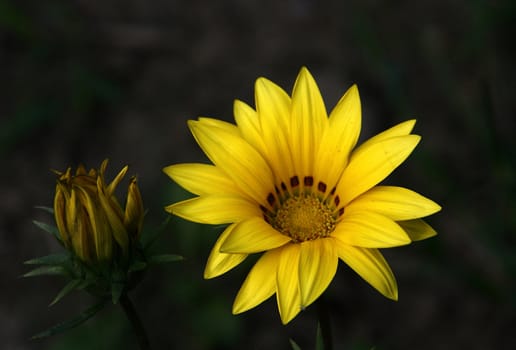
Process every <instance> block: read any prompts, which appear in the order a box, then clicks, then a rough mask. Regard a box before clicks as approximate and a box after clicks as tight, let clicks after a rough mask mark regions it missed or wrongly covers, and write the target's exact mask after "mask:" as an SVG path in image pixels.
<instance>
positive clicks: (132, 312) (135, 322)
mask: <svg viewBox="0 0 516 350" xmlns="http://www.w3.org/2000/svg"><path fill="white" fill-rule="evenodd" d="M120 305H121V306H122V309H124V312H125V315H126V316H127V318H128V319H129V321H130V322H131V325H132V326H133V331H134V333H135V335H136V339H137V340H138V344H139V345H140V349H141V350H151V347H150V343H149V338H148V337H147V333H146V332H145V328H143V324H142V321H141V319H140V317H139V316H138V314H137V313H136V309H135V308H134V305H133V303H132V302H131V299H129V296H128V295H127V293H123V294H122V295H121V296H120Z"/></svg>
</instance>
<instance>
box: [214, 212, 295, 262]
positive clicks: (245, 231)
mask: <svg viewBox="0 0 516 350" xmlns="http://www.w3.org/2000/svg"><path fill="white" fill-rule="evenodd" d="M288 242H290V237H288V236H285V235H282V234H281V233H279V232H278V231H276V230H275V229H273V228H272V227H271V225H269V224H268V223H266V222H265V221H264V220H263V219H262V218H261V216H260V217H258V216H255V217H251V218H248V219H246V220H244V221H242V222H240V223H238V224H237V226H236V227H235V228H234V229H233V231H232V232H231V234H230V235H229V236H228V237H227V238H226V240H225V241H224V243H223V244H222V247H221V248H220V251H221V252H223V253H243V254H251V253H259V252H263V251H265V250H270V249H274V248H277V247H280V246H282V245H285V244H287V243H288Z"/></svg>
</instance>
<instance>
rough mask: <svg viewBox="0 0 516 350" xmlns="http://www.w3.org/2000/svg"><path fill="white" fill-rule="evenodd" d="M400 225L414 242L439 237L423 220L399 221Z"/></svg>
mask: <svg viewBox="0 0 516 350" xmlns="http://www.w3.org/2000/svg"><path fill="white" fill-rule="evenodd" d="M398 225H400V226H401V228H402V229H404V230H405V232H406V233H407V234H408V236H409V237H410V239H411V240H412V241H421V240H423V239H427V238H430V237H433V236H436V235H437V232H435V230H434V229H433V228H432V227H431V226H430V225H428V224H427V223H426V222H425V221H423V220H421V219H415V220H407V221H398Z"/></svg>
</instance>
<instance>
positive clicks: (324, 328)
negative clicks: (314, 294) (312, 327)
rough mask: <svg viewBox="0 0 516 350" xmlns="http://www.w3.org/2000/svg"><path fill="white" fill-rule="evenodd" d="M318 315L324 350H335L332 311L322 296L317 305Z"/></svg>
mask: <svg viewBox="0 0 516 350" xmlns="http://www.w3.org/2000/svg"><path fill="white" fill-rule="evenodd" d="M317 313H318V316H319V328H320V331H321V337H322V341H323V345H324V350H333V341H332V332H331V320H330V309H329V308H328V303H327V302H326V300H325V299H324V298H323V297H322V296H321V297H320V298H319V301H318V303H317Z"/></svg>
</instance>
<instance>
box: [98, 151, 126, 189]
mask: <svg viewBox="0 0 516 350" xmlns="http://www.w3.org/2000/svg"><path fill="white" fill-rule="evenodd" d="M106 166H107V159H106V160H104V162H102V165H101V166H100V167H101V171H100V177H101V178H102V181H104V171H105V167H106ZM127 169H129V166H127V165H126V166H125V167H123V168H122V170H120V172H119V173H118V174H117V175H116V176H115V178H114V179H113V181H111V183H110V184H109V185H108V186H107V189H106V194H108V195H113V193H114V192H115V189H116V186H118V184H119V183H120V182H121V181H122V179H123V178H124V176H125V174H126V173H127Z"/></svg>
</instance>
